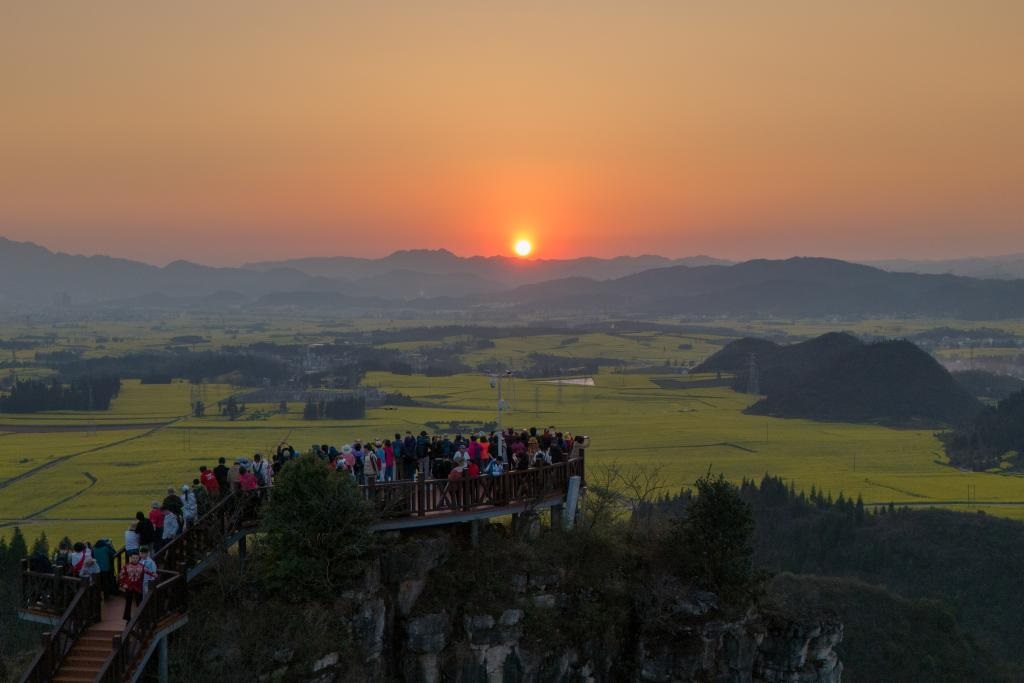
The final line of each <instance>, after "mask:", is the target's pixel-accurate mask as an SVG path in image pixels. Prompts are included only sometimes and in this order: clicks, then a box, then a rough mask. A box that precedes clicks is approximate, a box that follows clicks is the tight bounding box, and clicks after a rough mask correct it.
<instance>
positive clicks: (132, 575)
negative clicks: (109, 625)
mask: <svg viewBox="0 0 1024 683" xmlns="http://www.w3.org/2000/svg"><path fill="white" fill-rule="evenodd" d="M145 576H146V568H145V567H143V566H142V565H141V564H140V563H139V553H137V552H136V553H132V554H131V555H129V556H128V564H126V565H124V566H123V567H121V576H119V577H118V586H119V587H120V589H121V590H122V591H123V592H124V615H123V616H124V620H125V622H129V621H131V620H132V603H133V602H134V603H135V604H136V605H141V604H142V582H143V580H144V579H145Z"/></svg>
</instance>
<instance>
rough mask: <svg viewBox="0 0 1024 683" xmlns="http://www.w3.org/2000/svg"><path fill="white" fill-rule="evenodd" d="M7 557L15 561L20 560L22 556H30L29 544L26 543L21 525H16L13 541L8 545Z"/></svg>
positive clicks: (12, 536)
mask: <svg viewBox="0 0 1024 683" xmlns="http://www.w3.org/2000/svg"><path fill="white" fill-rule="evenodd" d="M7 557H8V558H9V559H10V561H13V562H20V561H21V560H22V558H25V557H28V544H27V543H25V535H24V534H22V533H21V527H17V526H16V527H14V532H13V533H12V534H11V542H10V543H9V544H8V546H7Z"/></svg>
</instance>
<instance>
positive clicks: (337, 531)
mask: <svg viewBox="0 0 1024 683" xmlns="http://www.w3.org/2000/svg"><path fill="white" fill-rule="evenodd" d="M371 521H372V514H371V511H370V508H369V506H368V505H367V503H366V501H364V500H363V498H362V495H361V494H360V492H359V488H358V487H357V486H356V484H355V482H354V481H353V479H352V478H351V477H347V476H343V475H339V474H338V473H336V472H335V471H334V470H333V469H332V468H331V467H329V466H328V465H327V463H325V462H323V461H321V460H320V459H319V458H317V457H315V456H312V455H304V456H302V457H300V458H298V459H297V460H294V461H292V462H291V463H289V464H288V467H286V468H284V469H283V470H282V471H281V474H280V475H279V476H278V477H277V478H276V479H275V481H274V495H273V496H271V497H270V499H269V500H268V502H267V504H266V505H265V506H264V508H263V517H262V520H261V530H262V532H263V536H262V539H261V540H260V550H261V552H260V573H261V576H262V577H263V580H264V582H265V584H266V586H267V588H269V589H271V590H274V591H277V592H280V593H282V594H284V595H287V596H289V597H291V598H313V599H320V600H323V599H330V598H331V597H333V596H334V595H336V593H337V588H338V587H339V586H342V585H344V584H345V583H346V582H347V581H348V580H350V579H352V578H353V577H354V576H357V575H359V573H360V572H361V571H362V568H363V560H364V559H365V556H366V554H367V552H368V551H369V549H370V548H371V543H372V541H371V535H370V522H371Z"/></svg>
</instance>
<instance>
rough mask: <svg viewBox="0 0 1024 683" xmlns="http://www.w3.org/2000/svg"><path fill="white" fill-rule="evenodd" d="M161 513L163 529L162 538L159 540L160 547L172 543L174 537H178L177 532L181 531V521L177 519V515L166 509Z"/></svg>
mask: <svg viewBox="0 0 1024 683" xmlns="http://www.w3.org/2000/svg"><path fill="white" fill-rule="evenodd" d="M163 513H164V529H163V537H162V539H161V541H162V543H161V544H160V545H161V547H162V546H165V545H167V544H168V543H170V542H171V541H173V540H174V537H175V536H177V535H178V532H179V531H181V520H180V519H179V518H178V515H177V513H176V512H174V510H170V509H168V508H164V509H163Z"/></svg>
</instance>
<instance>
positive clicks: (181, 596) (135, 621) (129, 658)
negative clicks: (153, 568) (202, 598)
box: [95, 570, 188, 683]
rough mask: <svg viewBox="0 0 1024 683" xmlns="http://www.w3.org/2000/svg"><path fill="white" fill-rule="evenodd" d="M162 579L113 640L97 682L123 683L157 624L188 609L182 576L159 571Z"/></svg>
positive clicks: (181, 573) (178, 573)
mask: <svg viewBox="0 0 1024 683" xmlns="http://www.w3.org/2000/svg"><path fill="white" fill-rule="evenodd" d="M159 574H161V575H162V576H164V577H165V578H164V579H163V580H162V581H160V582H159V583H154V584H153V587H152V588H151V589H150V591H149V593H148V594H147V595H146V597H144V598H143V599H142V604H141V605H140V606H139V608H138V609H137V610H136V611H135V614H134V615H133V616H132V619H131V621H129V622H128V625H127V626H126V627H125V629H124V632H123V633H121V634H119V635H116V636H114V637H113V650H112V651H111V653H110V655H109V656H108V657H107V659H106V660H105V661H104V662H103V667H102V668H101V669H100V672H99V673H98V674H97V676H96V679H95V680H96V681H97V682H101V681H102V682H105V681H109V682H110V683H116V682H120V681H123V680H124V678H125V676H126V675H127V674H128V673H130V672H131V669H132V666H133V665H134V664H135V663H136V662H135V660H136V659H137V658H138V656H139V655H140V654H142V652H143V651H144V650H145V648H146V645H147V644H148V642H149V639H150V638H152V637H153V634H154V633H155V632H156V630H157V627H158V626H159V625H160V622H162V621H164V620H165V619H166V618H167V617H169V616H170V615H171V614H173V613H174V612H178V613H184V612H185V610H186V609H187V607H188V586H187V585H186V583H185V573H184V571H181V572H172V571H166V570H159Z"/></svg>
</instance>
